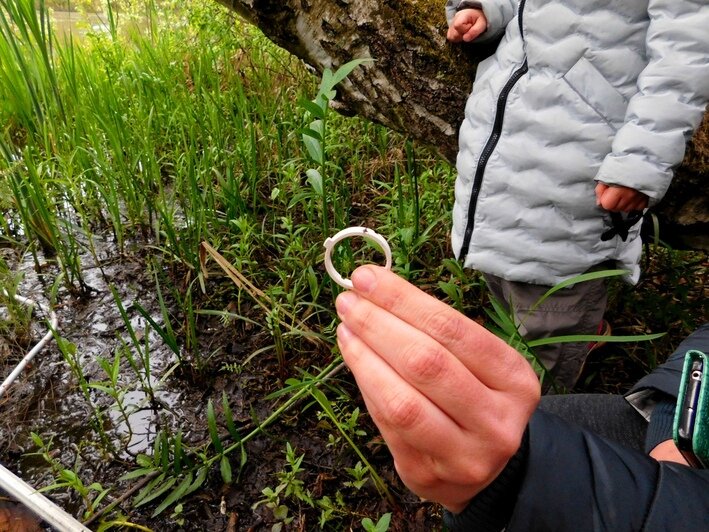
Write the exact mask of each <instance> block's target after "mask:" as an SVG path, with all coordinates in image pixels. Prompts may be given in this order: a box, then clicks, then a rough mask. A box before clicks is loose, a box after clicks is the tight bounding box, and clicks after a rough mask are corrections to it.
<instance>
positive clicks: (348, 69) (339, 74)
mask: <svg viewBox="0 0 709 532" xmlns="http://www.w3.org/2000/svg"><path fill="white" fill-rule="evenodd" d="M373 61H374V59H372V58H369V57H364V58H361V59H353V60H352V61H350V62H348V63H345V64H344V65H342V66H341V67H340V68H338V69H337V71H336V72H335V74H333V76H332V79H330V80H329V82H330V88H333V87H335V85H337V84H338V83H340V82H341V81H342V80H343V79H345V78H346V77H347V76H349V75H350V74H351V73H352V71H353V70H354V69H355V68H357V67H358V66H359V65H361V64H362V63H372V62H373Z"/></svg>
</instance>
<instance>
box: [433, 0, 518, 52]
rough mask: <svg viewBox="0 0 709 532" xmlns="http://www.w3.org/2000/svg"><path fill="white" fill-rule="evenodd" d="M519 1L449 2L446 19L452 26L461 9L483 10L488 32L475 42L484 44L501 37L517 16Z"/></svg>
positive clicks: (471, 0)
mask: <svg viewBox="0 0 709 532" xmlns="http://www.w3.org/2000/svg"><path fill="white" fill-rule="evenodd" d="M518 6H519V0H447V2H446V19H447V20H448V25H449V26H450V23H451V21H452V20H453V17H454V16H455V14H456V13H457V12H458V11H460V10H461V9H467V8H476V9H482V11H483V13H485V17H486V18H487V30H486V31H485V32H484V33H483V34H482V35H480V37H478V38H477V39H475V41H474V42H476V43H477V42H484V41H487V40H490V39H494V38H495V37H499V36H500V34H502V33H503V32H504V31H505V28H506V27H507V24H509V23H510V21H511V20H512V19H513V18H514V17H515V16H516V15H517V9H518Z"/></svg>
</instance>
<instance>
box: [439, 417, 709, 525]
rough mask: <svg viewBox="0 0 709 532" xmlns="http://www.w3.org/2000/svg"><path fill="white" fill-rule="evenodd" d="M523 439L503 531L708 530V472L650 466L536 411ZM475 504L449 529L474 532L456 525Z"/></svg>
mask: <svg viewBox="0 0 709 532" xmlns="http://www.w3.org/2000/svg"><path fill="white" fill-rule="evenodd" d="M528 437H529V440H528V449H527V452H526V460H525V466H524V473H523V476H522V478H521V480H520V484H519V490H518V492H517V494H516V497H515V496H514V494H512V498H513V499H514V500H515V504H514V507H513V508H512V510H511V515H509V517H507V518H506V520H508V522H507V527H506V531H507V532H522V531H524V532H534V531H540V532H541V531H549V530H554V531H559V532H565V531H569V532H571V531H573V532H583V531H586V530H588V531H592V530H593V531H598V530H601V531H619V532H625V531H628V532H630V531H633V530H662V531H666V532H674V531H677V532H680V531H682V532H683V531H686V530H709V511H708V510H709V471H707V470H696V469H692V468H689V467H685V466H681V465H678V464H673V463H671V462H663V463H659V462H656V461H655V460H653V459H652V458H649V457H648V456H646V455H644V454H643V453H641V452H638V451H634V450H632V449H629V448H627V447H624V446H622V445H620V444H616V443H613V442H611V441H609V440H606V439H604V438H601V437H600V436H597V435H595V434H593V433H591V432H588V431H585V430H583V429H580V428H578V427H576V426H574V425H570V424H568V423H566V422H564V421H563V420H561V419H560V418H558V417H556V416H554V415H553V414H549V413H546V412H543V411H540V410H537V411H536V412H535V414H534V415H533V416H532V419H531V420H530V423H529V428H528ZM506 496H507V497H510V495H509V494H507V495H506ZM475 501H476V499H473V501H472V503H471V505H470V506H469V507H468V508H466V509H465V510H464V511H463V512H461V514H458V515H457V516H453V517H455V520H451V519H448V520H447V521H446V523H447V524H448V525H449V526H450V525H451V524H453V526H451V527H450V530H452V531H464V530H466V531H468V530H474V528H472V526H463V525H462V524H463V523H466V521H465V517H466V515H467V514H468V511H469V510H470V509H472V508H474V509H475V511H476V512H479V511H480V508H479V505H477V506H476V505H475V504H474V503H475ZM490 508H496V506H495V505H494V504H492V503H491V504H490ZM678 509H681V512H680V511H678ZM456 524H458V525H460V526H456Z"/></svg>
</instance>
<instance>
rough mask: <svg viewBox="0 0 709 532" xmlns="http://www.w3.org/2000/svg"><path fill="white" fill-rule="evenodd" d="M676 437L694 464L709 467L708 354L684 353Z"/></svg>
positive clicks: (692, 464)
mask: <svg viewBox="0 0 709 532" xmlns="http://www.w3.org/2000/svg"><path fill="white" fill-rule="evenodd" d="M673 429H674V430H673V433H674V441H675V444H676V445H677V448H678V449H679V451H680V452H681V453H682V456H684V457H685V459H686V460H687V462H689V464H690V465H691V466H692V467H697V468H709V356H707V355H706V354H705V353H702V352H701V351H698V350H696V349H692V350H689V351H687V353H686V354H685V356H684V366H683V368H682V380H681V382H680V387H679V396H678V397H677V409H676V410H675V419H674V427H673Z"/></svg>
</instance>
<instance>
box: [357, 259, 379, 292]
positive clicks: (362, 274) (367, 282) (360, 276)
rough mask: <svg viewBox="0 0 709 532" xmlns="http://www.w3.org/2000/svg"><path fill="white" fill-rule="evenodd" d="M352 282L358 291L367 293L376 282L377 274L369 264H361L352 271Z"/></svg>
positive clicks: (372, 288)
mask: <svg viewBox="0 0 709 532" xmlns="http://www.w3.org/2000/svg"><path fill="white" fill-rule="evenodd" d="M352 284H353V285H354V287H355V289H356V290H357V291H358V292H362V293H363V294H368V293H369V292H371V291H372V290H374V287H375V285H376V284H377V276H376V275H375V273H374V271H373V269H372V268H371V267H369V266H362V267H360V268H357V269H356V270H355V271H354V272H352Z"/></svg>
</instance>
